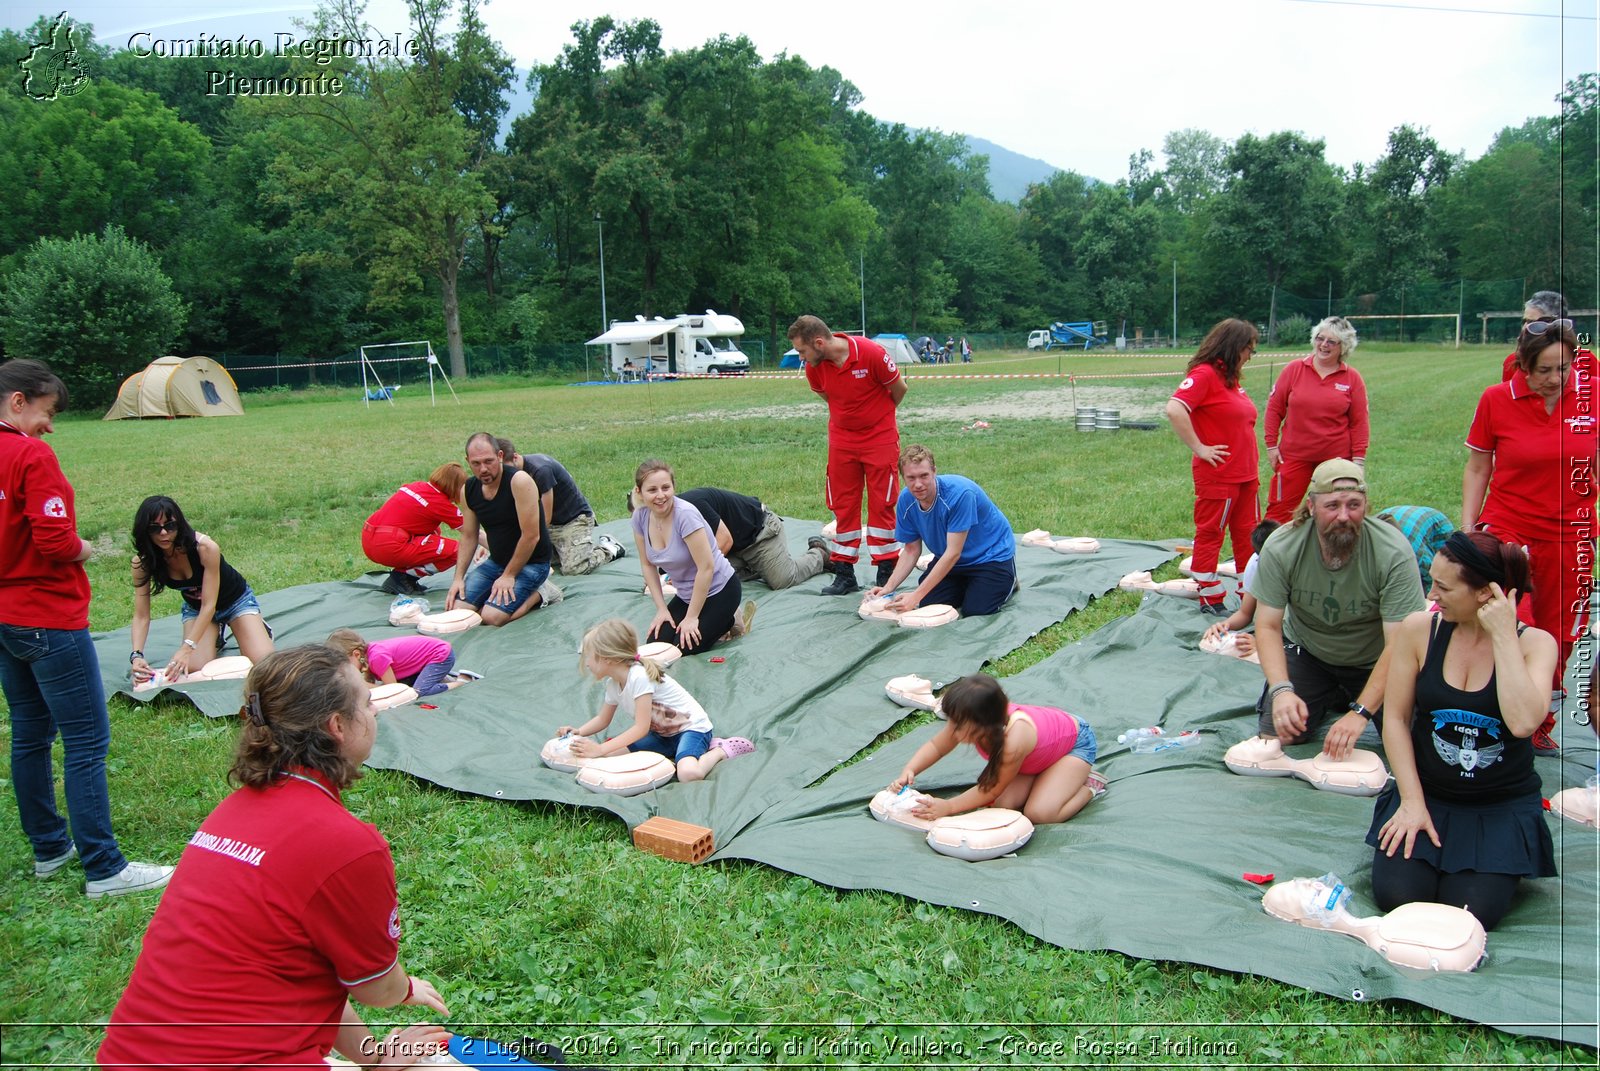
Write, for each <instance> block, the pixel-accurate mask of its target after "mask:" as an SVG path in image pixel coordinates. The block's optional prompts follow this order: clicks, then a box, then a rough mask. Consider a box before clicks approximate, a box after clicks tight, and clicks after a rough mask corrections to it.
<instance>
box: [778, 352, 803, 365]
mask: <svg viewBox="0 0 1600 1071" xmlns="http://www.w3.org/2000/svg"><path fill="white" fill-rule="evenodd" d="M778 367H779V368H799V367H800V351H799V350H790V351H789V352H788V353H786V354H784V355H783V360H781V361H779V362H778Z"/></svg>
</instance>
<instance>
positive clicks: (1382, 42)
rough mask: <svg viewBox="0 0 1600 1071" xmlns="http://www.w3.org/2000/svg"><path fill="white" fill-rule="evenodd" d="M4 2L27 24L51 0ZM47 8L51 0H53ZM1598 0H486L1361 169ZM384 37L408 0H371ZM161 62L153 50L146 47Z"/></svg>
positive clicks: (1075, 138)
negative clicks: (1271, 141)
mask: <svg viewBox="0 0 1600 1071" xmlns="http://www.w3.org/2000/svg"><path fill="white" fill-rule="evenodd" d="M25 2H26V0H4V3H5V5H6V8H7V10H8V11H9V12H11V14H10V15H8V17H7V19H6V22H7V24H8V25H11V26H12V27H13V28H16V29H22V28H24V27H26V25H27V24H29V23H30V22H32V20H33V18H34V17H35V16H36V15H37V14H40V13H42V12H39V11H32V10H30V9H29V8H27V7H23V6H21V5H22V4H24V3H25ZM313 6H314V5H312V4H302V3H293V2H291V3H286V4H276V3H273V2H272V0H258V2H251V0H161V2H153V0H124V2H107V0H94V2H82V0H80V2H77V3H73V4H72V5H71V6H70V7H69V8H68V13H69V14H70V15H71V16H72V17H73V18H74V19H77V20H80V21H85V22H90V23H92V24H93V25H94V27H95V34H96V37H97V38H98V39H99V40H100V42H101V43H102V44H107V45H110V46H112V47H114V48H121V47H124V46H126V45H127V44H128V40H129V37H130V36H131V35H132V34H134V33H137V32H139V31H146V32H150V33H153V34H155V35H156V36H158V37H172V38H181V37H185V36H188V37H192V36H195V35H197V34H199V33H209V34H215V35H217V36H221V37H237V36H238V35H239V34H241V33H243V34H245V35H246V36H248V37H257V38H261V39H263V40H265V41H266V42H267V43H268V45H269V47H270V43H271V41H272V35H273V34H275V33H279V32H284V33H293V32H295V20H296V19H297V18H304V17H306V16H308V15H309V14H310V12H311V10H312V8H313ZM55 10H58V9H52V10H51V11H50V12H49V13H50V14H54V13H55ZM1595 13H1596V5H1595V3H1594V0H1576V2H1574V0H1565V2H1564V0H1405V2H1402V3H1378V2H1372V0H1365V2H1356V0H1214V2H1210V3H1206V2H1196V0H1182V2H1180V0H1120V2H1119V0H988V2H984V0H921V2H918V3H912V2H909V0H898V2H894V3H886V2H882V0H810V2H807V3H796V4H784V3H751V2H750V0H737V2H734V0H649V2H646V0H608V2H601V0H525V2H515V3H514V2H512V0H492V2H490V3H489V4H487V5H486V6H485V8H484V17H485V21H486V22H487V24H488V26H489V30H490V33H491V34H492V35H493V36H494V37H495V38H496V39H497V40H498V41H499V42H500V43H501V44H502V45H503V46H504V47H505V48H506V49H507V50H508V51H509V52H510V53H511V55H512V56H513V57H514V58H515V59H516V61H517V65H518V66H519V67H520V68H524V69H525V68H528V67H530V66H532V65H533V64H536V63H542V62H546V61H548V60H550V59H553V58H554V57H555V56H556V55H557V53H558V52H559V51H560V49H561V47H562V45H564V44H565V43H567V42H568V41H570V40H571V32H570V27H571V25H572V24H573V23H574V22H576V21H579V20H584V19H593V18H596V17H598V16H600V15H604V14H610V15H612V16H614V17H615V18H618V19H623V20H626V19H638V18H644V17H649V18H653V19H655V20H656V21H657V22H658V23H660V25H661V27H662V31H663V43H664V44H665V45H666V47H667V48H669V49H685V48H692V47H694V46H696V45H699V44H702V43H704V42H705V41H707V40H709V39H711V38H714V37H716V36H718V35H719V34H727V35H729V36H737V35H740V34H743V35H744V36H746V37H748V38H750V40H751V41H752V42H754V43H755V45H756V47H757V49H758V50H759V51H760V52H761V54H762V56H763V57H769V58H770V57H772V56H775V55H776V54H778V53H779V52H788V53H790V54H792V55H798V56H800V57H802V58H804V59H805V60H806V61H807V62H808V63H810V64H811V65H812V66H822V65H827V66H830V67H834V68H836V69H838V70H839V71H840V72H841V73H843V75H844V76H845V77H846V78H848V79H849V80H850V81H852V82H854V83H855V85H856V86H857V87H858V88H859V89H860V90H861V93H862V96H863V98H864V99H863V100H862V107H863V108H864V109H865V110H866V111H867V112H869V113H870V114H872V115H873V116H875V117H877V118H879V119H884V120H889V121H893V122H902V123H906V124H907V125H910V126H916V127H929V128H934V129H938V130H943V131H946V132H951V133H962V134H973V135H976V136H978V137H982V138H987V139H988V140H990V141H993V142H996V143H998V144H1000V145H1003V146H1005V147H1006V148H1008V149H1011V150H1013V151H1015V152H1020V153H1023V154H1024V155H1027V156H1033V157H1037V158H1039V159H1042V160H1045V161H1047V162H1049V163H1051V164H1054V165H1055V166H1057V167H1062V168H1070V169H1073V170H1076V171H1080V172H1082V173H1084V174H1087V175H1092V176H1094V177H1096V178H1100V179H1104V180H1114V179H1117V178H1120V177H1122V176H1123V175H1125V174H1126V173H1127V159H1128V156H1129V155H1130V154H1132V153H1135V152H1137V151H1138V150H1139V149H1141V148H1148V149H1151V150H1153V151H1155V152H1156V153H1157V154H1158V161H1157V162H1158V164H1159V153H1160V150H1161V143H1162V140H1163V139H1164V137H1165V136H1166V134H1167V133H1168V132H1170V131H1173V130H1179V129H1182V128H1184V127H1198V128H1200V129H1204V130H1208V131H1210V132H1211V133H1213V134H1216V135H1218V136H1219V137H1222V138H1224V139H1226V140H1229V141H1232V140H1233V139H1235V138H1237V137H1238V136H1239V135H1240V134H1243V133H1246V132H1254V133H1257V134H1267V133H1271V132H1273V131H1276V130H1299V131H1303V132H1304V133H1306V134H1308V135H1310V136H1313V137H1320V138H1324V139H1325V140H1326V141H1327V156H1328V159H1330V160H1331V161H1333V162H1334V163H1336V164H1338V165H1340V166H1343V167H1349V166H1350V165H1352V164H1354V163H1356V162H1358V161H1363V162H1368V163H1370V162H1371V161H1374V160H1376V159H1377V158H1378V157H1379V156H1380V155H1381V154H1382V153H1383V150H1384V145H1385V141H1386V138H1387V135H1388V132H1389V131H1390V130H1391V129H1393V128H1394V127H1396V126H1399V125H1400V124H1402V123H1409V124H1412V125H1414V126H1421V127H1426V128H1428V130H1429V131H1430V132H1431V133H1432V134H1433V136H1434V137H1435V138H1436V139H1438V141H1439V142H1440V144H1441V145H1443V146H1444V147H1445V148H1447V149H1452V150H1456V151H1461V152H1465V153H1466V154H1467V155H1468V156H1469V157H1477V156H1480V155H1482V154H1483V152H1484V151H1485V149H1487V148H1488V145H1489V142H1490V140H1491V139H1492V138H1493V137H1494V135H1495V133H1496V132H1498V131H1499V130H1500V129H1501V128H1502V127H1505V126H1514V125H1517V124H1519V123H1521V122H1522V121H1523V120H1524V119H1526V118H1528V117H1529V116H1533V115H1553V114H1555V110H1556V104H1555V101H1554V98H1555V96H1556V95H1557V94H1558V93H1559V92H1560V91H1561V87H1562V86H1563V85H1564V84H1565V82H1566V81H1568V80H1569V79H1571V78H1573V77H1575V76H1576V75H1578V74H1579V73H1581V72H1584V71H1593V70H1595V69H1596V67H1597V64H1596V33H1597V23H1596V20H1595ZM367 19H368V22H369V23H370V24H371V25H372V27H373V28H374V30H376V31H377V32H378V33H379V34H381V35H389V34H394V33H397V32H399V33H403V32H404V31H405V28H406V15H405V5H404V3H403V0H371V2H370V3H369V6H368V8H367ZM152 62H158V61H154V60H153V61H152Z"/></svg>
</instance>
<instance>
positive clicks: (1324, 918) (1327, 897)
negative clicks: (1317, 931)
mask: <svg viewBox="0 0 1600 1071" xmlns="http://www.w3.org/2000/svg"><path fill="white" fill-rule="evenodd" d="M1311 889H1312V892H1311V902H1310V903H1308V904H1307V905H1306V913H1307V914H1309V915H1310V916H1311V917H1312V918H1314V919H1316V920H1317V921H1318V922H1320V923H1321V924H1322V925H1323V926H1331V925H1332V924H1333V921H1334V919H1335V918H1336V917H1337V916H1338V913H1339V911H1340V910H1341V909H1342V908H1343V907H1344V905H1345V904H1346V903H1348V902H1349V901H1350V890H1349V889H1347V888H1345V885H1344V882H1343V881H1340V880H1339V875H1337V874H1324V875H1322V877H1320V878H1318V879H1317V880H1316V881H1315V882H1314V883H1312V886H1311Z"/></svg>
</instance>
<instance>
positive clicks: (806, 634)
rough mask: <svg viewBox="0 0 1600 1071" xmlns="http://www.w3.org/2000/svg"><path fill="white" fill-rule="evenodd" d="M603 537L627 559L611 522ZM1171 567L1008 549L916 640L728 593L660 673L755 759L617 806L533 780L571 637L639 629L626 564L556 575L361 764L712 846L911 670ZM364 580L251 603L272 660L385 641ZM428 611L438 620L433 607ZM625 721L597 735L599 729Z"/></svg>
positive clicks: (173, 631)
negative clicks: (1006, 565) (290, 651)
mask: <svg viewBox="0 0 1600 1071" xmlns="http://www.w3.org/2000/svg"><path fill="white" fill-rule="evenodd" d="M785 528H786V531H787V532H788V534H789V538H790V541H791V545H792V546H791V549H792V550H793V551H795V552H796V553H800V552H803V551H804V549H805V537H806V535H808V534H811V533H813V532H814V531H815V528H816V525H815V523H814V522H810V523H808V522H805V521H788V522H786V524H785ZM604 529H605V530H609V531H611V532H612V534H614V535H616V536H618V537H619V538H621V539H623V540H625V541H626V544H627V545H629V546H631V545H632V538H631V535H630V534H629V532H628V530H627V528H626V527H625V524H624V523H621V522H618V523H613V524H610V525H606V526H604ZM1172 557H1173V552H1172V551H1171V550H1170V549H1167V548H1165V547H1162V546H1159V545H1157V544H1153V543H1126V542H1118V541H1107V542H1106V544H1105V545H1104V546H1103V548H1102V549H1101V551H1100V552H1099V553H1098V554H1093V555H1061V554H1056V553H1054V552H1053V551H1049V550H1042V549H1039V548H1036V547H1022V548H1019V552H1018V570H1019V576H1020V579H1021V583H1022V590H1021V591H1020V592H1019V593H1018V594H1017V596H1016V597H1015V598H1013V599H1012V600H1011V602H1010V603H1009V604H1008V605H1007V606H1006V607H1005V609H1003V610H1002V611H1001V612H1000V613H998V614H996V615H994V616H992V617H986V618H974V619H970V620H962V621H957V622H955V623H953V624H950V625H946V626H943V627H941V628H936V629H929V630H909V629H900V628H896V627H894V626H892V625H889V624H885V623H882V622H867V621H862V620H860V618H858V617H857V615H856V612H855V611H856V607H857V606H858V605H859V600H858V599H857V598H856V597H854V596H846V597H842V598H838V597H835V598H828V597H824V596H822V595H820V594H818V592H819V591H820V589H821V587H822V581H821V580H816V581H813V582H809V583H807V584H804V585H802V586H800V587H797V588H791V589H789V590H786V591H777V592H774V591H769V590H768V589H767V588H766V587H765V586H763V585H760V584H749V585H746V586H745V595H746V597H747V598H751V599H754V600H755V601H756V603H757V605H758V611H757V615H756V626H755V630H754V631H753V632H752V633H751V634H750V635H749V636H746V637H744V638H742V639H740V640H737V641H734V642H731V643H727V644H723V645H719V646H718V647H717V648H715V649H714V650H713V652H712V654H711V655H710V656H705V655H702V656H700V657H696V658H686V659H683V660H682V661H681V662H679V663H678V664H677V665H676V666H674V667H673V669H672V675H673V677H674V678H675V679H676V680H678V681H680V682H681V683H682V684H683V685H684V686H685V687H686V688H687V689H688V690H689V692H690V694H692V695H694V696H695V698H696V699H698V700H699V701H700V702H701V704H702V705H703V706H704V707H705V708H706V710H707V711H708V712H709V713H710V714H711V717H712V720H713V722H714V723H715V725H716V731H717V732H718V733H719V734H720V735H740V736H747V737H749V738H751V739H752V740H754V741H755V742H756V745H757V750H756V752H755V754H754V755H752V756H748V757H744V758H741V759H739V760H738V761H737V762H728V763H724V764H722V765H720V766H719V767H718V768H717V770H716V772H715V773H714V775H713V776H712V777H710V778H709V779H707V780H706V781H704V782H699V783H696V784H690V785H679V784H677V783H672V784H669V785H667V786H665V787H663V788H661V789H658V790H656V791H655V792H651V793H646V794H644V795H641V796H635V797H620V796H613V795H604V794H598V793H594V792H591V791H589V790H588V789H586V788H583V787H582V786H580V785H579V784H577V782H576V780H575V779H574V777H573V775H572V774H570V773H559V772H557V771H554V770H550V769H546V768H545V767H544V766H543V765H541V764H540V762H539V749H540V748H541V747H542V746H543V744H544V743H545V741H547V740H548V739H550V737H551V736H553V735H554V733H555V729H556V727H557V726H559V725H562V724H572V725H576V724H580V723H582V722H584V721H586V720H587V719H588V718H589V717H590V716H591V715H593V713H594V712H595V711H596V710H597V709H598V708H599V705H600V698H601V694H602V693H601V687H600V685H599V684H598V683H596V682H594V681H593V680H592V679H591V678H588V677H587V676H585V675H583V674H581V673H580V671H579V666H578V661H579V659H578V646H579V643H580V641H581V640H582V638H583V633H584V631H585V630H586V629H587V628H588V627H589V626H591V625H593V624H594V623H595V622H597V621H600V620H602V619H603V618H606V617H610V616H614V615H615V616H622V617H626V618H628V619H629V620H631V621H633V622H634V623H635V625H636V626H638V627H640V628H643V627H644V626H645V625H646V624H647V623H648V622H649V620H650V618H651V607H650V602H649V600H648V598H647V597H646V596H645V595H644V593H643V579H642V577H641V576H640V572H639V563H638V562H637V560H636V559H634V557H633V556H632V555H631V554H630V556H629V557H627V558H625V559H623V560H622V561H619V562H616V563H614V564H612V565H608V566H606V567H604V568H603V569H601V570H599V571H598V572H596V573H594V574H591V575H589V576H581V577H571V578H567V577H558V578H557V582H558V583H559V584H560V585H561V586H562V588H563V589H564V590H565V592H566V599H565V601H563V602H562V603H559V604H557V605H556V606H553V607H549V608H546V609H540V610H537V611H535V612H534V613H532V614H530V615H529V616H528V617H525V618H523V619H522V620H521V621H518V622H515V623H513V624H512V625H510V626H508V627H505V628H500V629H490V628H475V629H472V630H470V631H468V632H465V633H461V634H459V635H456V636H452V637H450V639H451V640H452V642H453V643H454V645H455V648H456V665H457V666H458V667H459V668H464V669H472V670H476V671H478V672H480V673H483V674H484V675H485V677H484V679H483V680H482V681H478V682H474V683H472V684H470V685H467V686H466V687H463V688H459V689H456V690H454V691H451V692H448V693H445V694H443V695H439V696H432V697H429V698H428V699H427V700H426V702H428V703H430V704H433V705H435V706H436V707H437V709H434V710H424V709H421V708H419V707H418V706H417V705H415V704H412V705H408V706H404V707H399V708H396V709H394V710H390V711H386V712H384V713H383V714H382V715H381V719H382V727H381V729H380V731H379V734H378V741H377V745H376V747H375V748H374V750H373V753H372V756H371V758H370V759H369V760H368V765H370V766H372V767H374V768H378V769H396V770H403V771H405V772H407V773H411V774H414V775H415V776H417V777H421V778H424V779H426V780H428V781H432V782H434V783H435V784H439V785H443V786H445V787H447V788H452V789H456V790H458V791H462V792H471V793H475V794H477V795H482V796H490V797H493V798H496V799H507V800H549V801H555V802H562V803H571V804H577V805H580V806H589V807H602V808H605V809H606V810H609V811H611V812H612V813H614V814H616V815H618V816H619V817H621V818H622V819H623V820H624V821H626V822H627V823H628V824H629V825H630V826H631V825H636V824H638V823H639V822H641V821H643V820H644V819H646V818H648V817H650V816H651V815H652V814H663V815H666V816H668V817H671V818H677V819H680V820H683V821H687V822H693V823H696V824H698V825H703V826H707V827H710V828H711V829H712V830H713V831H714V832H715V836H716V841H717V843H721V842H722V841H724V840H727V839H728V838H730V837H731V836H732V835H733V834H734V833H735V832H736V831H737V830H739V829H740V828H742V827H743V826H745V825H746V824H747V823H749V822H750V821H752V820H754V819H755V818H756V817H757V816H758V815H759V814H760V813H761V812H762V811H764V810H765V809H766V808H767V807H769V806H771V805H772V804H773V803H774V802H775V801H777V800H781V799H784V798H786V797H788V796H790V795H793V794H794V793H795V792H797V791H799V790H800V789H801V788H803V787H804V786H806V785H808V784H810V783H812V782H814V781H816V780H817V779H818V778H820V777H822V776H823V775H825V774H826V773H827V772H828V771H829V770H831V769H833V768H834V767H835V766H837V765H839V764H840V763H842V762H844V761H846V760H848V759H849V758H851V757H852V756H854V755H855V754H856V753H857V752H859V751H860V750H861V749H862V748H864V747H866V746H867V745H868V744H870V743H871V742H872V741H873V739H875V738H876V737H877V736H878V735H879V734H880V733H882V732H883V731H884V730H885V729H887V728H889V727H890V726H892V725H893V724H894V723H895V722H897V721H899V720H900V719H901V718H903V717H905V715H906V713H907V712H906V711H904V710H902V709H901V708H899V707H896V706H895V705H894V704H893V703H891V702H889V700H888V699H887V698H886V697H885V696H884V693H883V686H884V683H885V682H886V681H887V680H888V679H889V678H891V677H896V676H900V675H902V674H906V673H921V674H923V675H924V676H927V677H930V678H932V679H935V680H940V681H943V680H949V679H953V678H954V677H955V676H958V675H960V674H962V673H967V672H971V671H973V670H976V669H978V668H979V667H980V666H981V665H983V663H984V662H985V661H986V660H987V659H990V658H994V657H998V656H999V655H1002V654H1004V653H1005V652H1007V651H1010V650H1012V649H1014V648H1016V647H1019V646H1021V645H1022V644H1023V643H1025V642H1026V641H1027V640H1028V638H1029V637H1031V636H1033V635H1034V634H1036V633H1037V632H1039V630H1041V629H1043V628H1045V627H1046V626H1048V625H1051V624H1053V623H1055V622H1057V621H1060V620H1062V619H1063V618H1065V617H1066V616H1067V614H1068V613H1070V612H1072V611H1074V610H1077V609H1081V608H1082V607H1083V606H1085V605H1087V604H1088V602H1089V600H1090V599H1091V598H1093V597H1094V596H1095V595H1097V594H1100V593H1103V592H1105V591H1107V590H1110V589H1111V588H1113V587H1115V585H1116V582H1117V579H1118V578H1119V577H1121V576H1122V575H1123V574H1124V573H1126V572H1129V571H1131V570H1134V569H1151V568H1154V567H1155V566H1157V565H1159V564H1160V563H1161V562H1163V561H1166V560H1169V559H1171V558H1172ZM377 583H378V578H376V577H366V578H363V579H361V580H356V581H349V582H341V583H326V584H313V585H308V586H305V587H299V588H292V589H288V590H285V591H278V592H272V593H269V594H267V595H265V596H262V598H261V603H262V607H263V610H264V611H265V614H266V617H267V620H268V621H269V622H270V623H271V625H272V627H273V629H274V630H275V633H276V639H277V643H278V644H279V645H280V646H288V645H291V644H296V643H306V642H313V641H320V640H322V639H324V638H326V636H327V635H328V633H329V632H331V631H332V630H333V629H335V628H337V627H340V626H348V627H351V628H354V629H356V630H357V631H359V632H360V633H361V634H362V635H363V636H364V637H366V638H367V639H369V640H374V639H384V638H388V637H391V636H396V635H401V634H403V630H400V629H395V628H392V627H390V625H389V624H388V616H387V615H388V606H389V602H390V599H389V597H388V596H386V595H384V594H382V593H381V592H380V591H378V590H377ZM435 585H436V586H438V587H439V588H441V589H442V588H443V586H444V582H443V581H442V580H436V581H433V582H432V583H431V585H430V586H435ZM433 601H434V608H435V609H442V605H443V604H442V593H441V594H439V595H436V596H434V597H433ZM177 628H178V625H177V619H176V618H169V619H166V620H163V621H160V622H157V623H156V626H155V628H154V629H153V631H152V637H151V639H150V641H149V642H148V643H147V644H146V646H147V647H148V648H149V649H150V650H151V651H152V652H165V651H169V650H171V649H172V647H173V646H175V645H176V643H177V637H178V635H179V633H178V631H177ZM96 640H97V644H98V646H99V649H100V655H101V662H102V667H103V671H104V672H105V674H106V677H107V687H108V689H113V690H120V691H122V692H124V693H125V694H129V695H134V693H133V692H132V690H131V688H130V687H129V685H128V681H127V676H126V672H127V671H126V665H127V649H128V641H127V630H126V629H123V630H119V631H118V632H115V633H108V634H105V635H103V636H99V637H96ZM711 657H720V658H722V659H723V661H721V662H712V661H710V658H711ZM177 690H178V691H180V692H182V693H184V694H185V695H187V696H188V697H189V699H190V700H192V701H193V702H194V703H195V705H196V706H198V707H199V708H200V709H201V710H203V711H204V712H205V713H207V714H210V715H212V716H229V715H232V714H234V713H235V712H236V711H237V710H238V708H239V702H240V699H239V696H240V683H239V682H238V681H220V682H209V683H201V684H195V685H183V686H180V687H179V688H178V689H177ZM151 694H153V693H138V694H137V695H136V696H135V698H139V699H147V698H149V697H150V695H151ZM621 717H622V715H619V718H621ZM625 724H626V723H625V722H624V721H620V720H619V721H616V722H613V726H612V731H613V732H616V731H620V729H621V728H623V727H624V726H625Z"/></svg>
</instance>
